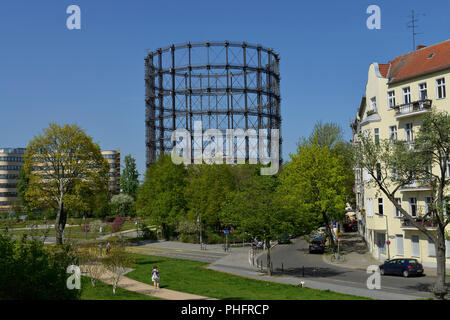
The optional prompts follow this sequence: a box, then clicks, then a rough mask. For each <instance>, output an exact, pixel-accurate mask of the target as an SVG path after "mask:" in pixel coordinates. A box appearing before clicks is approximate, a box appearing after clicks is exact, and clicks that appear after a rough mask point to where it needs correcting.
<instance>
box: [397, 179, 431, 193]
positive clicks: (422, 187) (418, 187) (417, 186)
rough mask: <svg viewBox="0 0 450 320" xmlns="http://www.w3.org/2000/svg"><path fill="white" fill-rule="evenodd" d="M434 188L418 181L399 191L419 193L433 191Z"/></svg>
mask: <svg viewBox="0 0 450 320" xmlns="http://www.w3.org/2000/svg"><path fill="white" fill-rule="evenodd" d="M432 190H433V188H432V187H431V184H424V183H420V182H418V181H414V182H413V183H410V184H408V185H405V186H403V187H402V188H401V189H400V190H399V191H400V192H417V191H432Z"/></svg>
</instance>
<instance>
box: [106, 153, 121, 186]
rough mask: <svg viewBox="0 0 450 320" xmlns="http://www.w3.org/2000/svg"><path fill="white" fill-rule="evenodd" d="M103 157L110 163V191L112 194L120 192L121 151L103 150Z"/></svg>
mask: <svg viewBox="0 0 450 320" xmlns="http://www.w3.org/2000/svg"><path fill="white" fill-rule="evenodd" d="M102 155H103V157H104V158H105V159H106V160H107V161H108V163H109V173H108V175H109V192H110V193H111V194H119V193H120V151H119V150H103V151H102Z"/></svg>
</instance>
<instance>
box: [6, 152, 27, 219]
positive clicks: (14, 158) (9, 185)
mask: <svg viewBox="0 0 450 320" xmlns="http://www.w3.org/2000/svg"><path fill="white" fill-rule="evenodd" d="M24 154H25V148H0V212H8V211H10V210H11V204H12V203H14V202H16V201H17V200H18V198H17V183H18V182H19V171H20V169H22V166H23V155H24Z"/></svg>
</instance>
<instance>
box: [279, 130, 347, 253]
mask: <svg viewBox="0 0 450 320" xmlns="http://www.w3.org/2000/svg"><path fill="white" fill-rule="evenodd" d="M340 132H341V131H340V129H339V127H338V126H336V125H334V124H326V125H323V124H321V123H318V124H317V125H316V126H315V128H314V130H313V132H312V134H311V136H310V137H308V138H303V139H302V140H301V142H300V143H299V145H298V148H297V153H296V154H291V155H290V157H291V159H290V162H288V163H287V164H286V165H285V166H284V168H283V170H282V172H281V173H280V177H279V179H280V187H279V188H278V193H279V195H280V198H281V199H283V201H282V202H281V203H282V206H283V208H284V209H285V210H289V211H292V212H295V217H296V218H295V222H294V224H295V226H296V228H298V229H297V232H299V233H308V232H310V231H312V230H313V229H315V228H317V227H318V226H319V225H320V224H322V223H324V224H325V225H326V228H327V233H328V236H329V239H330V244H331V247H332V248H334V247H335V243H334V240H333V235H332V231H331V228H330V222H331V219H333V220H335V221H339V220H341V219H343V217H344V212H345V203H346V201H347V200H348V199H349V198H350V194H351V193H352V191H351V188H350V185H351V183H352V182H353V177H351V176H350V175H353V172H352V171H351V168H352V167H351V161H349V160H347V159H346V155H347V153H348V146H347V145H346V144H345V143H344V142H343V141H342V136H341V133H340ZM350 151H351V150H350Z"/></svg>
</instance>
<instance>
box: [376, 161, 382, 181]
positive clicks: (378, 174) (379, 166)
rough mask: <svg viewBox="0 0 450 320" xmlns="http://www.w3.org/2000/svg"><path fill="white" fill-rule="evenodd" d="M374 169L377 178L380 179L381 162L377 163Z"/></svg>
mask: <svg viewBox="0 0 450 320" xmlns="http://www.w3.org/2000/svg"><path fill="white" fill-rule="evenodd" d="M376 170H377V180H378V181H381V164H379V163H377V165H376Z"/></svg>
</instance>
